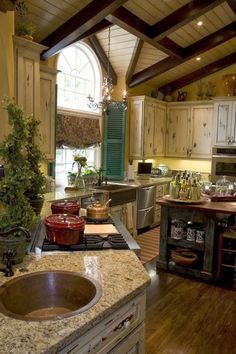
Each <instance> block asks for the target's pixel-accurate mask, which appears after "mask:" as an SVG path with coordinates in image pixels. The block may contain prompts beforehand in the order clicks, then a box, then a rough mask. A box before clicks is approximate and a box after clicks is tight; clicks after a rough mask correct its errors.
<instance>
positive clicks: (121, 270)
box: [0, 251, 150, 354]
mask: <svg viewBox="0 0 236 354" xmlns="http://www.w3.org/2000/svg"><path fill="white" fill-rule="evenodd" d="M24 268H27V269H28V271H29V272H35V271H42V270H59V269H60V270H69V271H76V272H84V273H86V274H87V275H90V276H92V277H93V278H95V279H96V280H98V281H99V282H100V283H101V285H102V291H103V294H102V297H101V299H100V300H99V301H98V303H97V304H96V305H94V306H93V307H92V308H90V309H89V310H87V311H85V312H84V313H82V314H79V315H77V316H74V317H71V318H66V319H63V320H57V321H41V322H38V321H21V320H15V319H13V318H8V317H6V316H4V315H3V314H1V313H0V329H1V330H0V353H1V354H6V353H7V354H10V353H13V354H37V353H56V352H57V351H58V350H59V349H60V348H62V347H64V346H66V345H67V344H68V343H70V342H72V341H73V340H75V339H76V338H78V337H79V336H81V335H82V334H84V333H85V332H86V331H88V330H89V329H90V328H92V327H93V326H94V325H96V324H97V323H99V322H100V321H101V320H102V319H104V318H105V317H106V316H108V315H109V314H111V313H112V312H113V311H114V310H116V309H117V308H119V307H120V306H122V305H123V304H125V303H126V302H128V301H129V300H131V299H132V298H133V297H135V296H136V295H137V294H139V293H141V292H142V291H144V289H145V287H147V285H148V284H149V281H150V278H149V276H148V274H147V272H146V271H145V269H144V268H143V266H142V265H141V263H140V261H139V260H138V258H137V257H136V256H135V254H134V253H133V252H132V251H104V252H103V251H99V252H80V253H76V252H74V253H57V254H55V253H54V254H53V255H52V254H50V253H44V254H43V256H42V257H41V258H39V259H37V258H35V256H33V255H29V256H26V257H25V260H24V263H22V264H19V265H17V266H14V270H15V275H14V277H17V276H20V275H23V274H25V272H24V271H23V272H21V271H20V269H24ZM8 279H9V278H5V277H4V276H3V275H0V284H1V285H2V284H3V283H4V282H6V281H7V280H8ZM11 279H12V278H11ZM46 295H47V294H45V296H46ZM26 301H27V299H26Z"/></svg>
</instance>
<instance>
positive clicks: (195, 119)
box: [190, 107, 213, 158]
mask: <svg viewBox="0 0 236 354" xmlns="http://www.w3.org/2000/svg"><path fill="white" fill-rule="evenodd" d="M212 118H213V107H193V108H192V129H191V144H190V155H191V156H192V157H199V158H206V157H209V158H210V157H211V153H212V151H211V150H212V134H211V132H212Z"/></svg>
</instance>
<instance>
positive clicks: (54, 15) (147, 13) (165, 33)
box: [25, 0, 236, 90]
mask: <svg viewBox="0 0 236 354" xmlns="http://www.w3.org/2000/svg"><path fill="white" fill-rule="evenodd" d="M25 3H26V5H27V7H28V9H29V13H30V16H31V19H32V22H33V23H34V25H35V27H36V29H37V30H36V34H35V40H36V41H38V42H40V43H42V44H44V45H46V46H47V47H48V50H46V51H45V52H44V53H43V54H42V59H47V58H48V57H50V56H52V55H54V54H55V53H57V52H58V51H60V50H61V49H62V48H64V47H65V46H68V45H70V44H71V43H73V42H75V41H78V40H82V39H85V38H88V40H89V41H90V44H91V46H92V48H93V49H94V51H95V52H96V54H97V55H98V57H99V59H100V61H101V63H102V65H103V66H104V67H105V68H106V67H107V53H108V27H111V47H110V58H109V59H110V63H111V66H112V68H113V73H114V75H115V76H116V75H117V76H119V75H122V76H126V82H127V85H128V87H134V86H137V85H139V84H142V83H145V82H146V83H148V84H152V85H155V86H157V87H159V88H162V89H163V90H164V89H168V88H170V87H171V88H172V90H173V89H179V88H181V87H183V86H185V85H186V84H189V83H191V82H194V81H195V80H199V79H200V78H202V77H204V76H206V75H209V74H211V73H214V72H216V71H219V70H221V69H223V68H225V67H227V66H229V65H232V64H234V63H236V37H235V34H236V0H227V1H225V0H224V1H220V0H217V1H212V0H204V1H203V0H192V1H189V0H128V1H125V0H92V1H91V0H79V1H78V0H64V1H58V0H25ZM199 21H202V23H203V24H202V26H198V25H197V23H198V22H199ZM197 57H200V60H196V58H197Z"/></svg>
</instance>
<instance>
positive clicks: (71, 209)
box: [51, 200, 80, 215]
mask: <svg viewBox="0 0 236 354" xmlns="http://www.w3.org/2000/svg"><path fill="white" fill-rule="evenodd" d="M51 210H52V213H53V214H74V215H79V210H80V204H79V203H78V202H77V201H76V200H71V201H67V200H64V201H61V202H54V203H52V204H51Z"/></svg>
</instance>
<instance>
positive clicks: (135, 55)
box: [126, 38, 144, 84]
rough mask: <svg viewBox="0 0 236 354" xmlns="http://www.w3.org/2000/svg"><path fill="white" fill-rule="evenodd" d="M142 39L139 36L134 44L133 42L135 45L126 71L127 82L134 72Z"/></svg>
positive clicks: (141, 46)
mask: <svg viewBox="0 0 236 354" xmlns="http://www.w3.org/2000/svg"><path fill="white" fill-rule="evenodd" d="M143 43H144V42H143V41H142V40H141V39H139V38H137V40H136V44H135V47H134V51H133V54H132V58H131V60H130V63H129V67H128V70H127V72H126V83H127V84H129V82H130V80H131V78H132V76H133V73H134V70H135V67H136V65H137V62H138V58H139V55H140V52H141V50H142V48H143Z"/></svg>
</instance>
